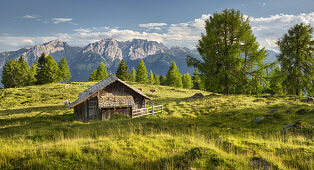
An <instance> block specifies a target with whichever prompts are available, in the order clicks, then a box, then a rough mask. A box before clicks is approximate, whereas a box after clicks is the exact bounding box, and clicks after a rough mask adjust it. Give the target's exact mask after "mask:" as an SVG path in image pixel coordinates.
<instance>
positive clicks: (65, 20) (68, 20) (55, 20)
mask: <svg viewBox="0 0 314 170" xmlns="http://www.w3.org/2000/svg"><path fill="white" fill-rule="evenodd" d="M52 21H53V23H54V24H60V23H65V22H68V23H71V22H70V21H72V18H52Z"/></svg>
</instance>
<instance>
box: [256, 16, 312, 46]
mask: <svg viewBox="0 0 314 170" xmlns="http://www.w3.org/2000/svg"><path fill="white" fill-rule="evenodd" d="M298 23H304V24H310V25H311V26H314V12H312V13H309V14H304V13H303V14H299V15H287V14H278V15H273V16H270V17H267V18H265V17H260V18H254V17H250V24H251V26H252V30H253V33H254V35H255V37H256V39H257V41H258V42H259V43H260V45H261V46H262V47H265V48H266V49H270V50H274V51H278V47H277V46H276V44H275V43H276V41H277V40H278V39H279V38H281V37H282V36H283V34H285V33H287V32H288V30H289V29H290V28H291V27H293V26H294V25H295V24H298Z"/></svg>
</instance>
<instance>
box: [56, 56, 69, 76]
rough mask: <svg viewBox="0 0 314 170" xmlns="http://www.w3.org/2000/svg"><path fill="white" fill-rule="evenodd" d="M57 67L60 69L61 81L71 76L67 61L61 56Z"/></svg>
mask: <svg viewBox="0 0 314 170" xmlns="http://www.w3.org/2000/svg"><path fill="white" fill-rule="evenodd" d="M58 66H59V69H60V75H59V76H60V79H61V81H69V80H70V78H71V72H70V69H69V66H68V63H67V61H66V60H65V58H64V57H63V58H62V59H61V61H60V62H59V65H58Z"/></svg>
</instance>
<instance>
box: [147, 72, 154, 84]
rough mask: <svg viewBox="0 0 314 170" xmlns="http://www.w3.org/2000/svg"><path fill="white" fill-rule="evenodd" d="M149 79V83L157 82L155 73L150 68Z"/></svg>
mask: <svg viewBox="0 0 314 170" xmlns="http://www.w3.org/2000/svg"><path fill="white" fill-rule="evenodd" d="M148 81H149V84H155V79H154V74H153V71H152V70H150V72H149V79H148Z"/></svg>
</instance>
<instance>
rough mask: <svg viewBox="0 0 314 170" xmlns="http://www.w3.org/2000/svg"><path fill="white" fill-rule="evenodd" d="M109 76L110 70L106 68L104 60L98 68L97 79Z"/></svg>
mask: <svg viewBox="0 0 314 170" xmlns="http://www.w3.org/2000/svg"><path fill="white" fill-rule="evenodd" d="M107 77H108V71H107V69H106V66H105V64H104V63H103V62H101V63H100V65H99V66H98V68H97V74H96V79H95V80H97V81H100V80H103V79H105V78H107Z"/></svg>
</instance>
